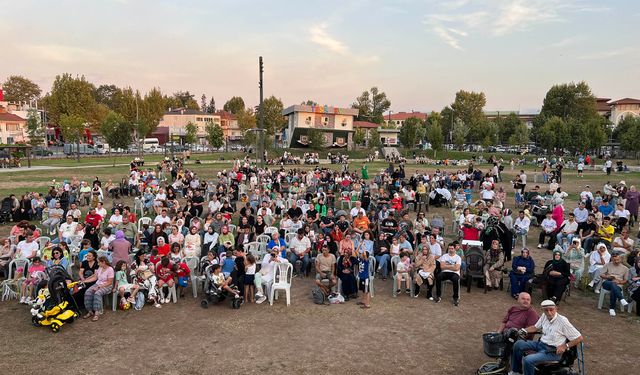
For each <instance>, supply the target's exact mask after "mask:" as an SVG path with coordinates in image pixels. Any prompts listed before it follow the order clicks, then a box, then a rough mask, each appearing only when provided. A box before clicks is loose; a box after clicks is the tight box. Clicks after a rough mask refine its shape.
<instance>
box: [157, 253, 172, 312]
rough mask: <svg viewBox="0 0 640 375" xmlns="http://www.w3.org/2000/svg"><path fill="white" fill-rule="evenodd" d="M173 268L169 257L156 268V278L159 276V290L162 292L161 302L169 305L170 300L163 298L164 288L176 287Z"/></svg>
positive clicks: (164, 258) (163, 259)
mask: <svg viewBox="0 0 640 375" xmlns="http://www.w3.org/2000/svg"><path fill="white" fill-rule="evenodd" d="M173 275H174V273H173V266H172V265H171V261H170V260H169V258H167V257H163V258H162V260H161V261H160V264H158V265H157V267H156V276H158V289H159V290H160V302H162V303H169V298H163V296H164V294H163V293H162V288H163V287H164V286H165V285H166V286H168V287H169V288H171V287H172V286H174V285H175V281H174V280H173Z"/></svg>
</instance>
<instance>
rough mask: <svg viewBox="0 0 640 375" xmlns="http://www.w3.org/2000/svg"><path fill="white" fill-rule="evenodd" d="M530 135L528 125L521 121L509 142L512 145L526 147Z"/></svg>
mask: <svg viewBox="0 0 640 375" xmlns="http://www.w3.org/2000/svg"><path fill="white" fill-rule="evenodd" d="M529 136H530V132H529V128H527V125H525V124H523V123H519V124H518V125H516V127H515V129H514V131H513V134H511V136H510V137H509V144H510V145H511V146H517V147H524V146H526V145H527V144H529Z"/></svg>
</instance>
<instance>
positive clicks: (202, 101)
mask: <svg viewBox="0 0 640 375" xmlns="http://www.w3.org/2000/svg"><path fill="white" fill-rule="evenodd" d="M200 110H201V111H202V112H207V96H206V95H205V94H202V96H201V97H200Z"/></svg>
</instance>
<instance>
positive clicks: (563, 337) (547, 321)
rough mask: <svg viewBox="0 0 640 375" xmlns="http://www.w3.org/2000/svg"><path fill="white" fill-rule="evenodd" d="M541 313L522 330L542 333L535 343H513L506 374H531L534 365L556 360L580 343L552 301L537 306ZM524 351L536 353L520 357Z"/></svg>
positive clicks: (580, 337)
mask: <svg viewBox="0 0 640 375" xmlns="http://www.w3.org/2000/svg"><path fill="white" fill-rule="evenodd" d="M540 306H541V307H542V312H543V313H544V314H543V315H542V316H541V317H540V318H539V319H538V321H537V322H536V323H535V324H534V325H532V326H529V327H527V328H524V329H523V331H524V332H526V333H535V332H538V331H542V337H541V338H540V340H539V341H535V340H533V341H523V340H520V341H518V342H516V344H515V345H514V347H513V353H511V371H510V372H509V375H520V374H522V371H523V370H524V375H534V374H535V367H536V365H537V364H538V363H541V362H547V361H559V360H560V359H561V358H562V354H563V353H564V352H566V351H567V350H569V349H571V348H572V347H574V346H576V345H578V344H580V343H581V342H582V340H583V338H582V335H581V334H580V332H578V330H577V329H576V328H575V327H574V326H573V325H572V324H571V323H570V322H569V319H567V318H566V317H565V316H563V315H560V314H558V307H557V306H556V304H555V303H554V302H553V301H550V300H545V301H542V303H541V304H540ZM527 351H534V352H536V353H534V354H529V355H527V356H526V357H524V358H523V354H524V353H525V352H527Z"/></svg>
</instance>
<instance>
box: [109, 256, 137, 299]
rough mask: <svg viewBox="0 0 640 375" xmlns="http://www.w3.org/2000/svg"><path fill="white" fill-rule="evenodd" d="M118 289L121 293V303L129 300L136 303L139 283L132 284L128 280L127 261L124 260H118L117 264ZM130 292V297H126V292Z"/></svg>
mask: <svg viewBox="0 0 640 375" xmlns="http://www.w3.org/2000/svg"><path fill="white" fill-rule="evenodd" d="M116 270H117V271H116V276H115V278H116V290H117V291H118V294H119V295H120V304H122V305H124V304H125V303H126V302H127V301H129V302H131V303H135V301H136V293H138V290H139V289H140V286H139V285H138V284H130V283H129V280H127V262H125V261H124V260H120V261H118V263H117V264H116ZM126 293H129V294H130V295H129V298H126V299H125V294H126Z"/></svg>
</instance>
